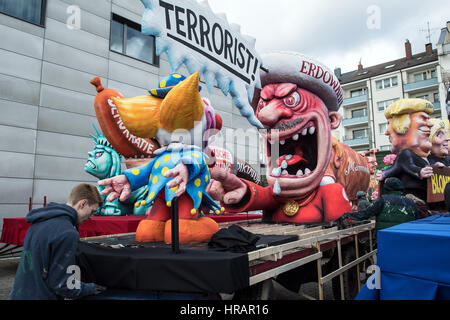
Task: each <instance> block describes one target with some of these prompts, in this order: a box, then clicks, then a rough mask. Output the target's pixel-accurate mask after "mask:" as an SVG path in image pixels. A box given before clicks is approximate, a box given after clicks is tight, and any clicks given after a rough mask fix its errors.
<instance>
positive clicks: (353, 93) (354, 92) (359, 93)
mask: <svg viewBox="0 0 450 320" xmlns="http://www.w3.org/2000/svg"><path fill="white" fill-rule="evenodd" d="M365 94H367V88H361V89H357V90H352V91H350V97H351V98H353V97H359V96H363V95H365Z"/></svg>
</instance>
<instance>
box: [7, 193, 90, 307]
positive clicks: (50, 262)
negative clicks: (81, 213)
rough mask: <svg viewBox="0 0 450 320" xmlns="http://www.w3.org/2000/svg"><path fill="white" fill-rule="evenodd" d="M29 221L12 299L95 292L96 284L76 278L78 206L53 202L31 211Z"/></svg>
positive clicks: (65, 296) (50, 297)
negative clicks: (75, 207) (76, 207)
mask: <svg viewBox="0 0 450 320" xmlns="http://www.w3.org/2000/svg"><path fill="white" fill-rule="evenodd" d="M26 221H27V222H29V223H31V226H30V228H29V229H28V231H27V234H26V236H25V241H24V245H23V252H22V256H21V258H20V263H19V266H18V268H17V272H16V278H15V280H14V287H13V291H12V293H11V297H10V299H11V300H35V299H45V300H56V299H63V298H71V299H74V298H80V297H82V296H86V295H90V294H93V293H94V291H95V284H93V283H83V282H81V279H76V272H75V270H76V266H75V265H76V262H75V253H76V250H77V246H78V241H79V235H78V231H77V229H76V228H77V226H78V222H77V212H76V211H75V209H73V208H72V207H70V206H68V205H65V204H57V203H53V202H52V203H50V204H49V205H48V206H47V207H44V208H39V209H35V210H32V211H30V212H29V213H28V215H27V217H26ZM69 267H70V268H69ZM75 280H79V281H80V282H79V283H78V282H76V281H75Z"/></svg>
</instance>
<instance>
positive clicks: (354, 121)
mask: <svg viewBox="0 0 450 320" xmlns="http://www.w3.org/2000/svg"><path fill="white" fill-rule="evenodd" d="M361 124H369V117H368V116H364V117H358V118H347V119H344V120H342V125H343V126H344V127H351V126H358V125H361Z"/></svg>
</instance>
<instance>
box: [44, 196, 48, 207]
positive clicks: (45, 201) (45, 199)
mask: <svg viewBox="0 0 450 320" xmlns="http://www.w3.org/2000/svg"><path fill="white" fill-rule="evenodd" d="M46 206H47V196H44V207H46Z"/></svg>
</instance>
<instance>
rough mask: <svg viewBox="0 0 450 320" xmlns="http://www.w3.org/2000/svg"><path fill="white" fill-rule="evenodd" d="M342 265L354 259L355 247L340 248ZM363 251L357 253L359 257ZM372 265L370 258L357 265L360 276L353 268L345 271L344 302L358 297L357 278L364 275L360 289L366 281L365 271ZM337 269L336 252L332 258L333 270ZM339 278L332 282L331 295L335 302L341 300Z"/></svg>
mask: <svg viewBox="0 0 450 320" xmlns="http://www.w3.org/2000/svg"><path fill="white" fill-rule="evenodd" d="M342 249H343V250H342V265H343V266H345V265H346V264H348V263H350V262H352V261H353V260H355V259H356V255H355V247H354V246H353V245H347V246H344V247H343V248H342ZM365 253H366V252H365V250H363V252H360V253H359V256H361V255H363V254H365ZM371 264H373V262H372V258H369V259H367V260H365V261H363V262H361V263H360V264H359V272H360V274H357V268H356V266H354V267H353V268H351V269H349V270H347V271H345V272H344V273H343V274H342V276H343V280H344V281H343V282H344V299H345V300H353V299H355V297H356V296H357V295H358V293H359V290H358V277H360V276H361V275H364V277H362V278H361V279H360V280H361V287H362V286H363V285H364V283H365V282H366V280H367V278H368V277H367V275H366V273H365V271H366V270H367V268H368V267H369V266H370V265H371ZM338 268H339V262H338V259H337V252H336V256H335V257H334V258H333V270H336V269H338ZM339 278H340V277H339V276H337V277H335V278H333V280H332V286H333V295H334V299H335V300H341V285H340V281H339Z"/></svg>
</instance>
